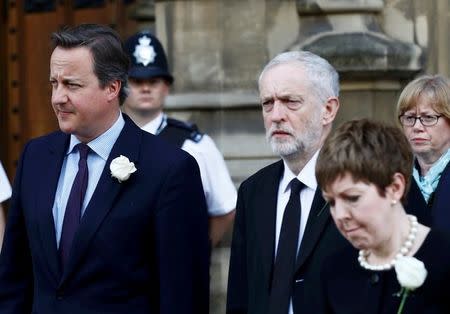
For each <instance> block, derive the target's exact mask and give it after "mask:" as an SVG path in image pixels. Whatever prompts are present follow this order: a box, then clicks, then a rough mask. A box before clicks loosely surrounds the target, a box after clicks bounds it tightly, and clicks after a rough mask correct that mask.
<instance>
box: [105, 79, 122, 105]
mask: <svg viewBox="0 0 450 314" xmlns="http://www.w3.org/2000/svg"><path fill="white" fill-rule="evenodd" d="M121 87H122V82H121V81H119V80H115V81H112V82H111V83H109V84H108V85H107V86H106V88H105V90H106V96H107V98H108V101H112V100H114V99H116V98H119V92H120V88H121Z"/></svg>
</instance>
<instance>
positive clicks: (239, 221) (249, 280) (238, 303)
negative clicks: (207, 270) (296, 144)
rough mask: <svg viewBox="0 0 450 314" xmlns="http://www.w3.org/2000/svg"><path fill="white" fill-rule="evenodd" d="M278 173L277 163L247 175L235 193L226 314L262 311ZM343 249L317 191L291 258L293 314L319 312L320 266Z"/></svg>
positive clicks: (265, 304)
mask: <svg viewBox="0 0 450 314" xmlns="http://www.w3.org/2000/svg"><path fill="white" fill-rule="evenodd" d="M283 169H284V166H283V162H282V161H279V162H277V163H274V164H272V165H270V166H268V167H266V168H264V169H262V170H260V171H259V172H257V173H256V174H255V175H253V176H251V177H250V178H249V179H247V180H246V181H244V182H243V183H242V185H241V186H240V188H239V193H238V201H237V208H236V218H235V223H234V231H233V241H232V247H231V260H230V273H229V280H228V299H227V313H228V314H244V313H248V314H264V313H266V312H267V309H268V300H269V293H270V282H271V273H272V266H273V262H274V246H275V222H276V208H277V195H278V187H279V182H280V178H281V176H282V174H283ZM346 245H348V244H347V242H346V241H345V239H344V238H343V237H342V236H341V235H340V234H339V232H338V231H337V229H336V227H335V225H334V223H333V221H332V219H331V217H330V213H329V209H328V206H327V204H326V203H325V201H324V200H323V198H322V195H321V191H320V190H317V192H316V195H315V197H314V201H313V204H312V208H311V211H310V213H309V218H308V222H307V226H306V230H305V233H304V236H303V239H302V243H301V246H300V253H299V256H298V258H297V272H296V276H295V282H294V283H293V285H294V288H293V291H292V298H293V306H294V313H302V314H307V313H311V314H313V313H314V314H315V313H318V312H319V311H320V309H321V307H322V304H323V300H322V296H321V289H322V288H321V283H320V280H319V275H320V268H321V264H322V261H323V260H324V258H325V257H326V256H328V255H329V254H330V253H332V252H334V250H335V249H338V248H341V247H343V246H346ZM280 314H287V313H280Z"/></svg>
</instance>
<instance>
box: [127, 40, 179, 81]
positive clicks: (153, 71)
mask: <svg viewBox="0 0 450 314" xmlns="http://www.w3.org/2000/svg"><path fill="white" fill-rule="evenodd" d="M125 50H126V52H127V54H128V57H129V58H130V70H129V72H128V76H129V77H130V78H135V79H149V78H153V77H162V78H164V79H165V80H167V82H169V84H172V82H173V76H172V75H171V74H170V72H169V68H168V66H167V59H166V54H165V52H164V48H163V47H162V45H161V43H160V42H159V40H158V38H156V37H155V36H154V35H153V34H151V33H150V32H149V31H141V32H139V33H137V34H134V35H133V36H131V37H130V38H128V39H127V41H126V42H125Z"/></svg>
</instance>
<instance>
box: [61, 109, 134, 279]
mask: <svg viewBox="0 0 450 314" xmlns="http://www.w3.org/2000/svg"><path fill="white" fill-rule="evenodd" d="M124 118H125V126H124V128H123V130H122V132H121V133H120V135H119V137H118V138H117V141H116V143H115V144H114V146H113V148H112V150H111V153H110V154H109V157H108V160H107V161H106V164H105V168H104V169H103V172H102V174H101V176H100V179H99V182H98V184H97V187H96V188H95V191H94V194H93V195H92V198H91V200H90V201H89V204H88V206H87V208H86V211H85V213H84V215H83V217H82V219H81V224H80V227H79V228H78V230H77V233H76V234H75V238H74V240H73V244H72V249H71V252H70V256H69V261H68V264H67V267H66V268H65V270H64V273H63V276H62V278H61V281H60V284H62V283H63V282H64V281H65V280H66V279H67V277H68V276H69V275H70V274H71V273H72V272H73V270H74V269H75V267H76V265H77V264H78V262H79V261H80V259H81V258H82V256H83V253H84V252H85V251H86V249H87V247H88V245H89V242H90V241H91V240H92V238H93V236H94V234H95V232H96V231H97V229H98V227H99V226H100V224H101V223H102V221H103V219H104V218H105V217H106V215H107V214H108V212H109V211H110V210H111V208H112V207H113V204H114V201H115V200H116V199H117V197H118V196H119V193H120V191H121V189H122V188H124V187H125V186H126V185H127V183H129V181H131V180H133V176H131V177H130V178H129V179H128V180H127V181H125V182H122V183H119V181H118V180H117V179H115V178H112V177H111V173H110V170H109V165H110V164H111V161H112V160H113V159H114V158H116V157H119V156H120V155H124V156H126V157H128V158H129V159H130V161H132V162H134V163H135V165H136V168H137V169H138V171H139V165H138V164H137V161H138V158H139V146H140V142H141V136H142V132H143V131H141V130H140V129H139V128H138V127H137V126H136V125H134V123H132V122H131V120H129V118H128V117H126V116H125V115H124Z"/></svg>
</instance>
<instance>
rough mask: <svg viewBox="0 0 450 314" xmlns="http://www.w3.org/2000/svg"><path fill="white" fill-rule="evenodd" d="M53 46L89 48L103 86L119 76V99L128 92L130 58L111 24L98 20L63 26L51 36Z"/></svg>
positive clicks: (122, 100) (122, 99) (121, 100)
mask: <svg viewBox="0 0 450 314" xmlns="http://www.w3.org/2000/svg"><path fill="white" fill-rule="evenodd" d="M51 39H52V42H53V45H54V48H56V47H62V48H78V47H86V48H88V49H89V50H90V51H91V53H92V57H93V66H94V73H95V75H96V76H97V78H98V80H99V82H100V87H102V88H104V87H105V86H106V85H107V84H109V83H111V82H113V81H116V80H119V81H120V82H121V87H120V92H119V102H120V104H122V103H123V102H124V101H125V99H126V97H127V94H128V87H127V79H128V67H129V60H128V57H127V55H126V53H125V51H124V49H123V45H122V41H121V39H120V37H119V35H118V34H117V33H116V31H114V30H113V29H112V28H110V27H108V26H105V25H99V24H80V25H77V26H74V27H64V28H63V29H62V30H60V31H57V32H55V33H53V34H52V36H51Z"/></svg>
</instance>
